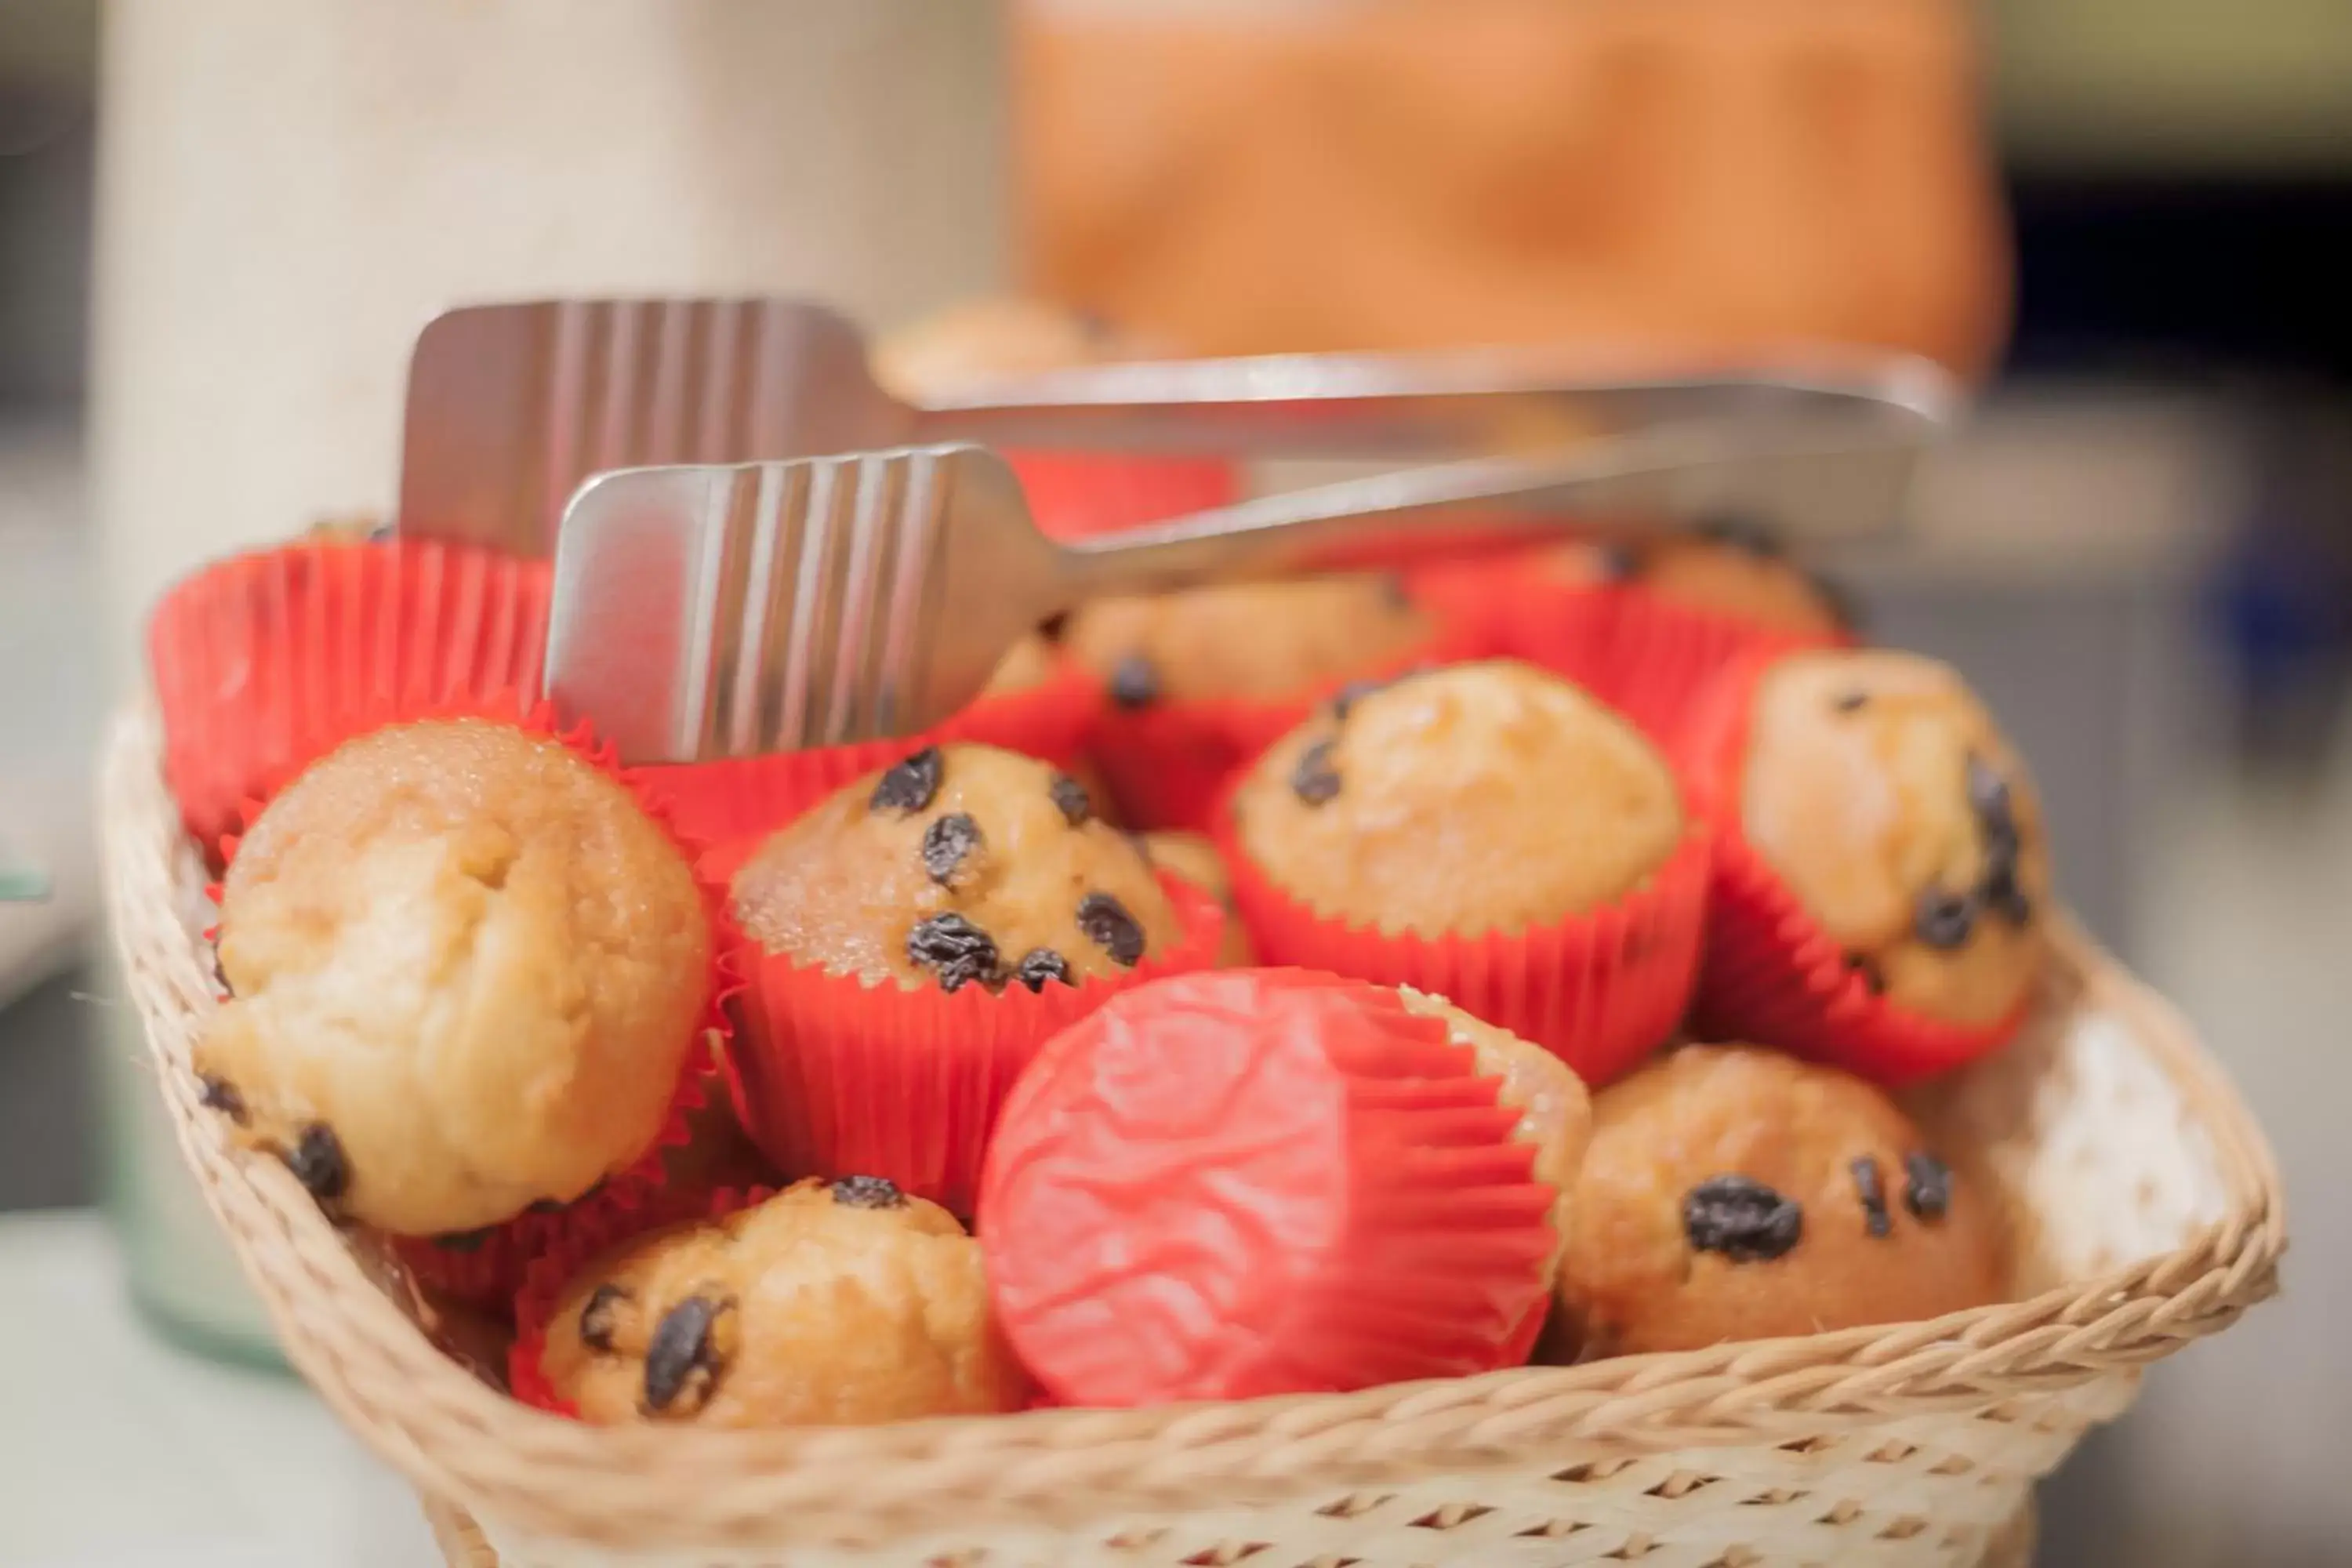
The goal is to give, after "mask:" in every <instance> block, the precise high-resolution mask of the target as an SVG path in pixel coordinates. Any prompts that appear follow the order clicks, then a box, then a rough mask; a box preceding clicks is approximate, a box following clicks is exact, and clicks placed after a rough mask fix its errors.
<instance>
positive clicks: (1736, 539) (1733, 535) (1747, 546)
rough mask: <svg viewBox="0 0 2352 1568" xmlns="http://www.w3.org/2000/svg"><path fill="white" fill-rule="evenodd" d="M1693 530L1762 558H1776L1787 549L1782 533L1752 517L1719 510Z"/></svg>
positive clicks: (1714, 542)
mask: <svg viewBox="0 0 2352 1568" xmlns="http://www.w3.org/2000/svg"><path fill="white" fill-rule="evenodd" d="M1694 531H1695V532H1696V533H1697V535H1698V536H1699V537H1700V538H1701V539H1704V540H1706V541H1707V542H1709V543H1711V544H1720V545H1724V546H1726V547H1727V548H1729V549H1732V550H1738V551H1742V552H1746V553H1748V554H1749V555H1753V556H1755V557H1756V558H1757V559H1758V560H1759V561H1775V560H1778V559H1779V558H1780V556H1781V555H1782V554H1783V553H1784V552H1783V551H1782V549H1781V546H1780V535H1778V534H1776V533H1774V532H1773V531H1772V530H1771V528H1770V526H1769V525H1768V524H1766V523H1764V522H1761V521H1759V520H1757V519H1755V518H1752V517H1745V516H1740V515H1738V514H1736V513H1727V514H1718V515H1717V516H1715V517H1710V518H1707V519H1706V520H1704V521H1701V522H1700V523H1699V525H1698V526H1697V528H1696V529H1695V530H1694Z"/></svg>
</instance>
